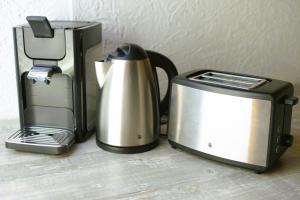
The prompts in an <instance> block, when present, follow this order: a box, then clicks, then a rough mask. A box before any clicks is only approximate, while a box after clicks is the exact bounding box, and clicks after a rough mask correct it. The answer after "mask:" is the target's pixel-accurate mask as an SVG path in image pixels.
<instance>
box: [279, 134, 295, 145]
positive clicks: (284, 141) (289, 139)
mask: <svg viewBox="0 0 300 200" xmlns="http://www.w3.org/2000/svg"><path fill="white" fill-rule="evenodd" d="M293 141H294V137H293V136H292V135H283V136H282V137H281V145H282V146H286V147H290V146H292V144H293Z"/></svg>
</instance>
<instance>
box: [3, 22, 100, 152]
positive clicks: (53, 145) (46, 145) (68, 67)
mask: <svg viewBox="0 0 300 200" xmlns="http://www.w3.org/2000/svg"><path fill="white" fill-rule="evenodd" d="M27 21H28V24H25V25H20V26H17V27H14V28H13V34H14V49H15V63H16V79H17V88H18V100H19V111H20V113H19V115H20V130H18V131H17V132H16V133H14V134H13V135H11V136H10V137H9V138H8V139H7V140H6V147H7V148H11V149H17V150H21V151H31V152H39V153H48V154H61V153H63V152H66V151H68V150H69V149H70V147H71V145H72V144H74V143H75V142H82V141H84V140H85V139H86V138H87V137H88V136H89V135H90V133H91V132H92V131H93V130H94V127H95V108H96V98H97V93H98V90H97V81H96V74H95V68H94V64H93V63H94V60H97V59H99V56H101V24H100V23H97V22H83V21H80V22H79V21H50V22H49V21H48V20H47V18H46V17H42V16H29V17H27Z"/></svg>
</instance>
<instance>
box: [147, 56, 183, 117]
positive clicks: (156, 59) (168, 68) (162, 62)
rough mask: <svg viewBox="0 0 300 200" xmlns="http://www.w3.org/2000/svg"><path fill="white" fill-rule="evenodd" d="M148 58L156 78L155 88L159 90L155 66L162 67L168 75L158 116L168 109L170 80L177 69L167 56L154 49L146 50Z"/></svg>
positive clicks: (165, 112) (176, 73)
mask: <svg viewBox="0 0 300 200" xmlns="http://www.w3.org/2000/svg"><path fill="white" fill-rule="evenodd" d="M146 52H147V54H148V57H149V60H150V63H151V65H152V66H153V69H154V70H153V71H154V72H155V73H154V76H155V79H156V80H157V88H158V91H159V84H158V78H157V71H156V67H159V68H161V69H163V70H164V71H165V72H166V74H167V76H168V89H167V93H166V95H165V97H164V98H163V99H162V101H161V102H160V105H159V112H160V116H162V115H164V114H167V113H168V109H169V98H170V94H171V80H172V79H173V78H174V77H175V76H177V75H178V71H177V69H176V66H175V65H174V63H173V62H172V61H171V60H170V59H169V58H167V57H166V56H164V55H162V54H159V53H157V52H154V51H146Z"/></svg>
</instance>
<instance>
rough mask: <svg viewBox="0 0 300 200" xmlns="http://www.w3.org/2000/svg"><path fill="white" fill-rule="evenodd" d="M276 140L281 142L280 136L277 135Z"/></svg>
mask: <svg viewBox="0 0 300 200" xmlns="http://www.w3.org/2000/svg"><path fill="white" fill-rule="evenodd" d="M276 142H277V144H280V143H281V137H280V136H277V139H276Z"/></svg>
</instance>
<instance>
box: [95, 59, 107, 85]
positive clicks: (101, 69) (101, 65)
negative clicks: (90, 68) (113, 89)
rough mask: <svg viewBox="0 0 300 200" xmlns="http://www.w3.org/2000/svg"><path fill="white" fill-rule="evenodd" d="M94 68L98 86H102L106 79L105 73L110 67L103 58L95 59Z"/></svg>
mask: <svg viewBox="0 0 300 200" xmlns="http://www.w3.org/2000/svg"><path fill="white" fill-rule="evenodd" d="M95 69H96V76H97V81H98V84H99V87H100V88H102V87H103V85H104V83H105V80H106V75H107V73H108V71H109V69H110V63H108V62H106V61H105V60H100V61H95Z"/></svg>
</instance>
